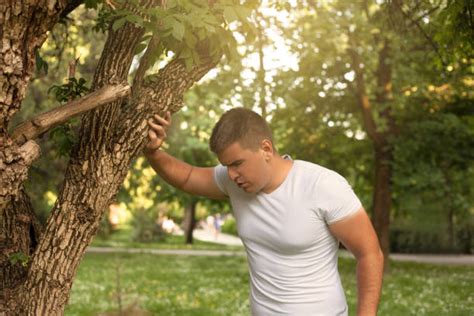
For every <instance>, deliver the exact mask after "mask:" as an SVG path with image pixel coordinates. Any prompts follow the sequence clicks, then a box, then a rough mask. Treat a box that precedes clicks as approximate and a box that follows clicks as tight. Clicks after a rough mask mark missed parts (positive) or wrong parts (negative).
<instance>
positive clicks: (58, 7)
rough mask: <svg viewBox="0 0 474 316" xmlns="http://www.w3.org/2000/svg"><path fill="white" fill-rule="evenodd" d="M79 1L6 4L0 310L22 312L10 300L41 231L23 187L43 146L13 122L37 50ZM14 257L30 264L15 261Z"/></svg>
mask: <svg viewBox="0 0 474 316" xmlns="http://www.w3.org/2000/svg"><path fill="white" fill-rule="evenodd" d="M79 4H80V3H79V2H78V1H66V0H58V1H55V2H54V3H52V2H51V1H44V0H43V1H41V0H38V1H6V2H5V1H2V3H1V4H0V228H1V230H0V248H1V250H2V252H1V255H0V279H1V285H0V290H1V292H0V314H3V313H6V314H17V313H15V312H13V310H14V308H15V306H14V303H18V302H19V301H18V300H15V301H13V300H12V301H10V299H11V297H12V296H11V295H15V293H16V291H17V288H18V286H19V285H20V284H22V283H23V282H24V280H25V278H26V276H27V266H28V261H29V260H31V255H32V253H33V251H34V248H35V247H36V245H37V243H38V239H39V236H40V230H41V229H40V226H39V223H38V222H37V220H36V217H35V215H34V212H33V210H32V208H31V204H30V202H29V199H28V197H27V195H26V193H25V192H24V191H23V182H24V181H25V180H26V179H27V175H28V169H29V167H30V165H31V163H32V162H33V161H34V160H35V159H36V158H37V157H38V156H39V147H38V145H36V144H35V143H34V142H33V141H28V142H26V143H24V144H21V145H19V144H17V143H15V142H14V140H13V139H12V138H11V136H10V135H9V134H8V127H9V126H8V125H9V123H10V120H11V119H12V117H13V116H14V115H15V113H16V112H17V111H18V110H19V109H20V105H21V103H22V101H23V99H24V97H25V94H26V89H27V87H28V83H29V82H30V80H31V76H32V74H33V71H34V69H35V52H36V51H37V49H39V47H40V46H41V45H42V43H43V42H44V41H45V39H46V37H47V32H48V31H50V30H51V29H52V27H53V26H54V25H55V23H56V22H57V21H58V19H59V17H60V16H61V15H62V14H67V13H68V12H70V11H71V10H72V9H74V8H75V7H77V6H78V5H79ZM14 258H16V259H21V261H22V262H23V264H24V265H22V264H21V263H15V264H13V263H12V261H11V260H12V259H14ZM10 303H13V305H12V304H10Z"/></svg>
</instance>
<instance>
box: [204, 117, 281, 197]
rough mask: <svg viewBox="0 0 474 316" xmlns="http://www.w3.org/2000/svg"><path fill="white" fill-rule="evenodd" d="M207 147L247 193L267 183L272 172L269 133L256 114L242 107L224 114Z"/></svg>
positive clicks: (271, 141)
mask: <svg viewBox="0 0 474 316" xmlns="http://www.w3.org/2000/svg"><path fill="white" fill-rule="evenodd" d="M210 147H211V150H212V151H213V152H214V153H216V154H217V157H218V158H219V161H220V162H221V163H222V164H223V165H224V166H226V167H227V172H228V174H229V177H230V178H231V179H232V181H234V182H235V183H236V184H237V185H238V186H239V187H240V188H242V189H243V190H244V191H246V192H247V193H257V192H260V191H262V190H265V189H266V188H267V187H268V185H269V184H270V182H271V179H272V176H273V175H274V173H275V172H274V170H273V164H272V160H273V159H274V154H275V149H274V146H273V138H272V132H271V130H270V127H269V126H268V124H267V122H265V120H264V119H263V118H262V117H261V116H260V115H258V114H257V113H255V112H252V111H250V110H247V109H243V108H236V109H232V110H230V111H228V112H226V113H224V115H223V116H222V117H221V118H220V120H219V121H218V122H217V124H216V126H215V127H214V129H213V131H212V135H211V141H210Z"/></svg>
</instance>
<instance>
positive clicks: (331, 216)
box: [214, 160, 361, 316]
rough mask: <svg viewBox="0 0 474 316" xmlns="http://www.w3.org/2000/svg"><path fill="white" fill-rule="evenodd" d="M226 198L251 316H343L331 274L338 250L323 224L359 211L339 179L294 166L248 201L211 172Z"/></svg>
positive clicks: (221, 173) (218, 170) (221, 171)
mask: <svg viewBox="0 0 474 316" xmlns="http://www.w3.org/2000/svg"><path fill="white" fill-rule="evenodd" d="M214 176H215V181H216V183H217V185H218V186H219V188H220V189H221V190H222V192H224V193H225V194H226V195H228V196H229V198H230V202H231V205H232V209H233V212H234V216H235V218H236V222H237V230H238V233H239V236H240V238H241V239H242V242H243V243H244V245H245V249H246V252H247V260H248V264H249V270H250V272H249V273H250V305H251V309H252V314H253V315H259V316H260V315H298V316H303V315H347V303H346V298H345V295H344V291H343V289H342V285H341V280H340V278H339V273H338V270H337V250H338V247H339V242H338V241H337V239H335V238H334V237H333V236H332V234H331V233H330V231H329V229H328V224H331V223H333V222H335V221H338V220H341V219H343V218H345V217H347V216H350V215H352V214H354V213H355V212H356V211H357V210H359V209H360V208H361V203H360V201H359V199H358V198H357V196H356V195H355V194H354V192H353V191H352V188H351V186H350V185H349V184H348V183H347V181H346V180H345V179H344V178H343V177H342V176H341V175H339V174H338V173H336V172H334V171H332V170H329V169H327V168H324V167H322V166H319V165H317V164H313V163H310V162H306V161H301V160H295V161H294V162H293V166H292V167H291V169H290V171H289V173H288V175H287V177H286V178H285V180H284V181H283V183H281V185H280V186H279V187H277V188H276V189H275V190H274V191H273V192H271V193H269V194H266V193H263V192H260V193H258V194H249V193H246V192H245V191H243V190H242V189H240V188H239V187H238V186H237V185H236V184H235V183H234V182H233V181H232V180H231V179H230V178H229V176H228V174H227V168H226V167H224V166H222V165H219V166H217V167H215V169H214Z"/></svg>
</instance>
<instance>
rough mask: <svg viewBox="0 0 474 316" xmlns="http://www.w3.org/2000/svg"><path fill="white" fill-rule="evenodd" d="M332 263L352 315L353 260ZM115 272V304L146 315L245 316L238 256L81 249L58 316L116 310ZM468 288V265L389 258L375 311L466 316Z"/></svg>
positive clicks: (471, 304) (472, 302)
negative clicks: (66, 300) (89, 251)
mask: <svg viewBox="0 0 474 316" xmlns="http://www.w3.org/2000/svg"><path fill="white" fill-rule="evenodd" d="M339 266H340V271H341V278H342V281H343V284H344V288H345V290H346V296H347V300H348V304H349V309H350V315H355V313H354V312H355V304H356V283H355V261H354V260H353V259H349V258H341V259H340V261H339ZM117 270H118V271H119V275H120V284H121V286H120V289H121V290H120V292H121V295H120V296H121V298H122V305H123V306H129V305H131V304H134V303H135V304H138V305H139V306H140V307H141V308H143V309H145V310H148V311H149V312H150V313H151V314H153V315H183V316H184V315H203V316H208V315H209V316H212V315H226V316H227V315H250V312H249V306H248V304H249V303H248V272H247V264H246V259H245V258H244V257H195V256H170V255H161V256H156V255H147V254H133V255H132V254H86V255H85V258H84V260H83V262H82V263H81V265H80V267H79V270H78V273H77V278H76V280H75V282H74V285H73V288H72V293H71V297H70V301H69V305H68V306H67V309H66V315H95V314H97V313H100V312H105V311H117V306H118V304H117V295H116V294H117V286H116V284H117V278H116V275H117ZM472 293H474V271H473V269H472V267H467V266H435V265H427V264H414V263H400V262H392V269H391V274H390V275H388V276H386V278H385V280H384V288H383V293H382V300H381V303H380V306H379V311H380V312H379V315H390V316H392V315H395V316H396V315H403V316H405V315H417V316H418V315H433V316H435V315H436V316H439V315H450V316H451V315H472V311H473V310H474V298H473V295H472ZM132 314H133V315H136V313H132Z"/></svg>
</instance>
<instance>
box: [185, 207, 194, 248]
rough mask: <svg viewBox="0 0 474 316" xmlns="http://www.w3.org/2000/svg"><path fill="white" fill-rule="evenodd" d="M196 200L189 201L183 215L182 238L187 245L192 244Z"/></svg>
mask: <svg viewBox="0 0 474 316" xmlns="http://www.w3.org/2000/svg"><path fill="white" fill-rule="evenodd" d="M196 205H197V201H196V200H191V202H189V204H188V206H187V207H186V213H185V215H184V236H185V242H186V243H187V244H192V243H193V231H194V228H195V227H196Z"/></svg>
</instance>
